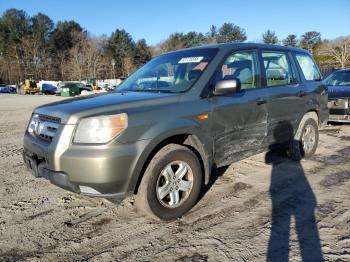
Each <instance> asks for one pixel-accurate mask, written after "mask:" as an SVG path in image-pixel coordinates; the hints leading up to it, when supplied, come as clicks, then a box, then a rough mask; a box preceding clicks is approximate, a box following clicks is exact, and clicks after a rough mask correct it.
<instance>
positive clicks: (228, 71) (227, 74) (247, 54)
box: [216, 51, 259, 89]
mask: <svg viewBox="0 0 350 262" xmlns="http://www.w3.org/2000/svg"><path fill="white" fill-rule="evenodd" d="M256 62H257V55H256V52H255V51H239V52H235V53H233V54H231V55H229V56H228V57H227V58H226V60H225V62H224V63H223V65H222V66H221V67H220V68H219V69H218V71H217V77H216V80H225V79H238V80H239V81H240V83H241V89H251V88H256V87H258V79H259V78H258V77H259V75H258V70H257V65H256Z"/></svg>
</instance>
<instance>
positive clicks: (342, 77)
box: [324, 71, 350, 86]
mask: <svg viewBox="0 0 350 262" xmlns="http://www.w3.org/2000/svg"><path fill="white" fill-rule="evenodd" d="M324 82H325V83H326V85H328V86H349V85H350V72H347V71H344V72H335V73H333V74H331V75H330V76H328V77H327V78H326V79H325V80H324Z"/></svg>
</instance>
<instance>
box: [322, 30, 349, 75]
mask: <svg viewBox="0 0 350 262" xmlns="http://www.w3.org/2000/svg"><path fill="white" fill-rule="evenodd" d="M320 54H321V55H324V56H327V57H329V61H328V62H333V63H337V64H339V65H340V66H341V68H345V67H346V65H347V64H348V63H349V62H350V36H348V37H338V38H336V39H334V40H332V41H327V42H324V43H323V44H322V46H321V48H320Z"/></svg>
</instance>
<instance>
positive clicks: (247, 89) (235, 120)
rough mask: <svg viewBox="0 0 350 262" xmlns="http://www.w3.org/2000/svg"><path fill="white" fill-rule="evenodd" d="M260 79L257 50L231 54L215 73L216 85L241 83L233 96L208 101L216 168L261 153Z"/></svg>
mask: <svg viewBox="0 0 350 262" xmlns="http://www.w3.org/2000/svg"><path fill="white" fill-rule="evenodd" d="M260 76H261V74H260V67H259V61H258V52H257V50H246V51H236V52H233V53H231V54H229V55H228V56H227V58H226V59H225V61H224V62H223V64H222V65H220V66H219V68H218V69H217V72H216V77H215V78H216V81H218V80H225V79H237V80H239V81H240V83H241V90H239V91H237V92H236V93H233V94H228V95H224V96H215V97H213V98H211V99H210V100H209V101H210V103H211V105H212V134H213V136H214V137H213V140H214V152H215V153H214V161H215V163H216V165H218V166H222V165H226V164H230V163H232V162H233V161H235V160H237V159H241V158H244V157H247V156H249V155H252V154H254V153H257V151H260V150H261V146H262V144H263V141H264V138H265V136H266V132H267V111H266V104H265V102H266V94H265V90H264V89H262V88H261V77H260Z"/></svg>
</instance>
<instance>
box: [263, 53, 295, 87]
mask: <svg viewBox="0 0 350 262" xmlns="http://www.w3.org/2000/svg"><path fill="white" fill-rule="evenodd" d="M262 58H263V61H264V67H265V73H266V81H267V86H281V85H289V84H292V83H293V82H294V81H293V79H294V77H293V73H292V69H291V66H290V64H289V61H288V58H287V54H286V53H282V52H262Z"/></svg>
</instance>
